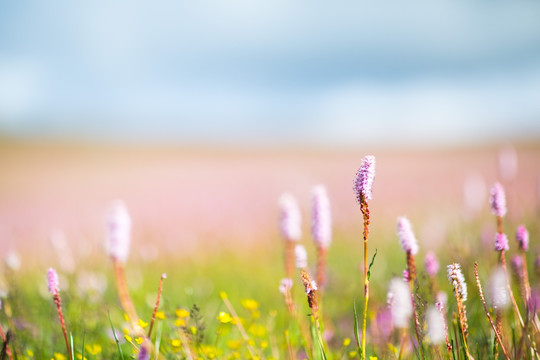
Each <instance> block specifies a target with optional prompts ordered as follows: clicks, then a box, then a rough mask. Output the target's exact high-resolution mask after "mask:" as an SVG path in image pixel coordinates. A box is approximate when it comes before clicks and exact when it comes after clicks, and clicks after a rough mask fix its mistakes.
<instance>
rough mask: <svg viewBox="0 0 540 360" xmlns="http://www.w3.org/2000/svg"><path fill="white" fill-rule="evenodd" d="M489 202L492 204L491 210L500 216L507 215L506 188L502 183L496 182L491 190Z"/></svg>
mask: <svg viewBox="0 0 540 360" xmlns="http://www.w3.org/2000/svg"><path fill="white" fill-rule="evenodd" d="M489 204H490V205H491V212H492V213H493V214H495V215H497V216H498V217H501V218H502V217H504V215H506V196H505V194H504V188H503V187H502V185H501V184H500V183H495V185H493V187H492V188H491V191H490V196H489Z"/></svg>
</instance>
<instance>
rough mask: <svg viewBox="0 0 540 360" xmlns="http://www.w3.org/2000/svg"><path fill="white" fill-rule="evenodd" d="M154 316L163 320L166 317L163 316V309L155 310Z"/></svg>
mask: <svg viewBox="0 0 540 360" xmlns="http://www.w3.org/2000/svg"><path fill="white" fill-rule="evenodd" d="M156 317H157V318H158V319H160V320H165V319H166V318H167V317H166V316H165V313H164V312H163V311H158V312H156Z"/></svg>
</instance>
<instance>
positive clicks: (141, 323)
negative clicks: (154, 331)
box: [139, 319, 148, 329]
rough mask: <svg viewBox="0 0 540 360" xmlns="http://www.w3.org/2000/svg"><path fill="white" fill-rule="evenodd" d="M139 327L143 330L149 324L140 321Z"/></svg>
mask: <svg viewBox="0 0 540 360" xmlns="http://www.w3.org/2000/svg"><path fill="white" fill-rule="evenodd" d="M139 326H140V327H142V328H143V329H144V328H145V327H147V326H148V323H147V322H144V321H143V320H142V319H139Z"/></svg>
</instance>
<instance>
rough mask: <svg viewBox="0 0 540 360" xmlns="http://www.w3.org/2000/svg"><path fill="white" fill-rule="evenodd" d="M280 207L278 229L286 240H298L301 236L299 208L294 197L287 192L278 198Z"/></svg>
mask: <svg viewBox="0 0 540 360" xmlns="http://www.w3.org/2000/svg"><path fill="white" fill-rule="evenodd" d="M279 206H280V208H281V218H280V229H281V234H282V236H283V237H284V238H285V240H287V241H298V240H300V237H301V236H302V227H301V216H300V209H299V207H298V203H297V202H296V199H295V198H294V197H293V196H292V195H291V194H288V193H285V194H283V195H281V197H280V198H279Z"/></svg>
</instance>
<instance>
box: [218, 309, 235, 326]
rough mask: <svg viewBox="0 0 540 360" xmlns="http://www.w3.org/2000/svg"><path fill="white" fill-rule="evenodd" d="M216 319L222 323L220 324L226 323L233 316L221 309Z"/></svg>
mask: <svg viewBox="0 0 540 360" xmlns="http://www.w3.org/2000/svg"><path fill="white" fill-rule="evenodd" d="M217 319H218V320H219V321H220V322H221V323H222V324H226V323H230V322H231V321H232V320H233V318H232V317H231V315H229V314H227V313H226V312H224V311H222V312H220V313H219V315H218V317H217Z"/></svg>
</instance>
